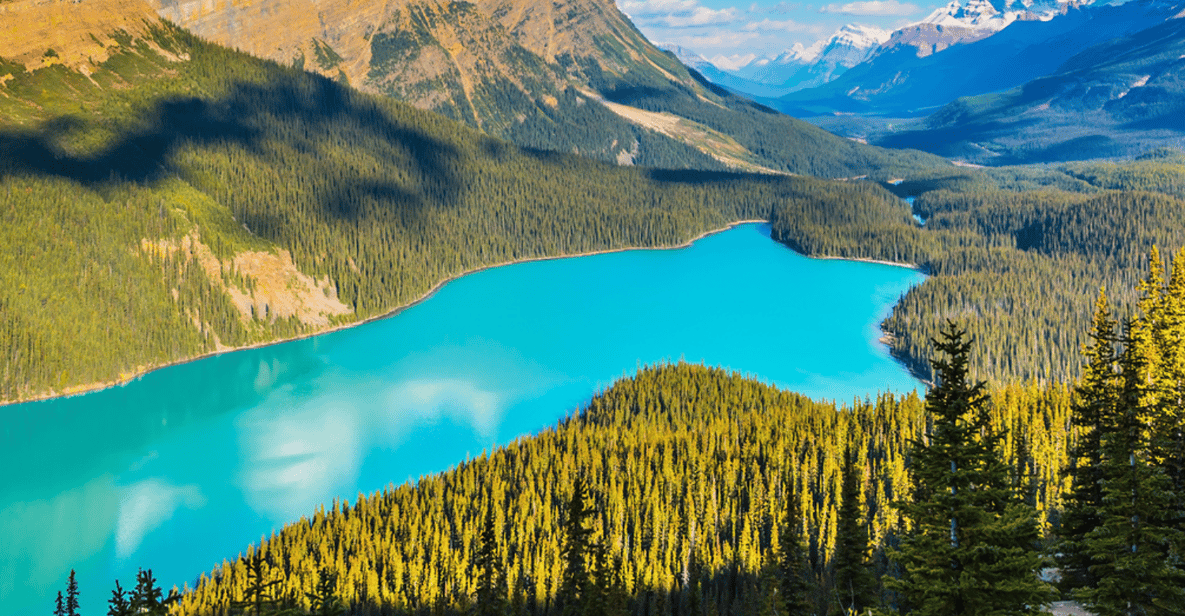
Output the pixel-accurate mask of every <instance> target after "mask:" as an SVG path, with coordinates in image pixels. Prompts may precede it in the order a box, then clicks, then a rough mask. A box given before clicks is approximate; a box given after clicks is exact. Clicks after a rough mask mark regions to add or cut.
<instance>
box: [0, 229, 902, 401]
mask: <svg viewBox="0 0 1185 616" xmlns="http://www.w3.org/2000/svg"><path fill="white" fill-rule="evenodd" d="M748 224H769V220H766V219H746V220H737V221H733V222H730V223H728V224H727V225H725V226H723V227H719V228H716V229H710V230H708V231H704V232H703V233H700V234H699V235H696V236H695V237H693V238H691V239H689V240H687V241H685V242H683V243H681V244H677V245H673V246H628V247H624V248H608V249H604V250H593V251H589V252H579V253H565V254H560V255H549V256H543V257H529V258H525V259H514V260H511V261H503V262H501V263H492V264H490V265H483V266H481V267H476V268H473V269H469V270H465V271H464V272H461V273H459V274H455V275H453V276H449V277H448V278H445V279H443V280H441V281H439V282H437V283H436V284H435V285H433V286H432V288H430V289H428V290H427V291H426V292H424V294H423V295H421V296H420V297H418V298H416V299H415V300H414V301H411V302H408V303H406V304H402V305H400V306H396V307H395V308H392V309H391V310H388V311H387V312H384V313H382V314H378V315H375V316H371V317H367V318H366V319H363V320H361V321H352V322H350V323H342V324H339V325H334V326H332V327H327V328H325V329H320V330H317V331H315V332H308V333H304V334H301V335H299V336H293V337H291V338H280V339H276V340H269V341H267V342H257V343H254V344H249V345H244V346H237V347H226V348H222V349H218V350H214V351H209V352H206V353H202V354H200V355H194V356H192V357H187V358H184V359H178V360H174V361H170V362H165V363H161V364H155V365H151V366H142V367H138V368H137V369H136V370H135V371H134V372H133V373H131V374H130V375H128V376H127V377H124V378H119V379H115V380H110V381H100V382H96V383H89V384H86V385H75V386H71V387H68V388H67V389H66V391H63V392H55V393H47V394H44V395H36V396H31V397H28V398H17V399H15V400H0V408H3V407H6V406H14V405H17V404H25V403H28V402H44V401H47V400H54V399H57V398H71V397H74V396H82V395H86V394H91V393H95V392H98V391H103V390H105V389H111V388H113V387H121V386H123V385H127V384H128V383H131V382H133V381H136V380H138V379H140V378H142V377H144V376H145V375H147V374H149V373H151V372H155V371H157V370H163V369H165V368H170V367H173V366H180V365H183V364H188V363H191V362H195V361H199V360H202V359H207V358H210V357H215V356H218V355H222V354H224V353H234V352H237V351H247V350H251V349H261V348H265V347H269V346H274V345H277V344H284V343H287V342H295V341H297V340H305V339H308V338H312V337H314V336H322V335H325V334H330V333H333V332H336V331H340V330H344V329H349V328H352V327H358V326H360V325H366V324H367V323H371V322H374V321H378V320H381V319H387V318H390V317H393V316H396V315H398V314H400V313H402V312H404V311H406V310H408V309H411V308H414V307H416V306H418V305H419V304H421V303H423V302H425V301H427V300H429V299H431V298H432V297H433V296H434V295H436V294H437V293H438V292H439V291H440V290H441V289H442V288H444V286H445V285H447V284H448V283H450V282H453V281H454V280H457V279H458V278H462V277H464V276H468V275H471V274H476V273H479V272H483V271H485V270H489V269H493V268H497V267H505V266H507V265H517V264H520V263H533V262H536V261H555V260H558V259H573V258H577V257H592V256H596V255H606V254H614V253H619V252H630V251H634V250H680V249H683V248H688V247H690V246H691V245H692V244H694V243H695V242H698V241H699V240H702V239H704V238H706V237H709V236H712V235H716V234H718V233H724V232H725V231H729V230H731V229H734V228H736V227H739V226H741V225H748ZM771 241H774V242H777V240H772V238H771ZM777 243H778V244H781V245H782V246H786V248H790V247H789V246H787V245H786V244H783V243H782V242H777ZM790 250H794V249H793V248H790ZM795 252H796V253H798V254H800V255H802V256H804V257H807V258H808V259H820V260H834V261H856V262H862V263H876V264H879V265H890V266H893V267H903V268H905V269H910V270H914V271H916V272H918V273H921V274H925V272H924V271H923V270H922V268H921V267H919V266H918V265H917V264H914V263H896V262H893V261H884V260H878V259H868V258H860V257H835V256H816V255H807V254H804V253H801V252H798V251H795ZM881 333H882V334H883V335H882V336H881V337H880V338H879V339H878V340H877V342H879V343H881V344H885V346H887V347H889V348H890V349H891V348H892V347H891V346H890V345H889V344H887V341H888V339H889V338H890V334H889V333H888V332H885V331H884V329H881ZM894 359H895V360H896V361H897V362H898V363H900V364H901V365H902V366H903V367H905V368H906V371H907V372H910V373H911V374H912V371H910V370H909V369H908V367H907V366H905V364H904V363H903V362H901V360H900V359H897V358H895V357H894ZM915 376H916V375H915Z"/></svg>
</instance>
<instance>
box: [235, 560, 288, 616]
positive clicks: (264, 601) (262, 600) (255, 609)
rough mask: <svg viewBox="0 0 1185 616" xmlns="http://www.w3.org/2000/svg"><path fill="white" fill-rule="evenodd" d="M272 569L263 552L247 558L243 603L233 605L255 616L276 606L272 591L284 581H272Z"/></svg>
mask: <svg viewBox="0 0 1185 616" xmlns="http://www.w3.org/2000/svg"><path fill="white" fill-rule="evenodd" d="M271 577H272V576H271V568H270V567H269V566H268V563H267V559H266V558H265V557H264V556H263V550H260V549H257V550H254V551H253V552H252V553H251V555H250V556H248V557H247V588H246V590H245V591H244V598H243V600H242V601H235V602H233V603H232V605H233V606H234V607H239V608H250V609H251V610H252V613H253V614H254V615H255V616H260V615H261V614H263V613H264V609H265V608H268V609H270V608H272V607H274V606H275V605H276V603H277V601H276V597H274V596H273V594H272V589H273V588H274V587H275V586H276V585H278V584H280V582H282V581H283V580H273V579H271Z"/></svg>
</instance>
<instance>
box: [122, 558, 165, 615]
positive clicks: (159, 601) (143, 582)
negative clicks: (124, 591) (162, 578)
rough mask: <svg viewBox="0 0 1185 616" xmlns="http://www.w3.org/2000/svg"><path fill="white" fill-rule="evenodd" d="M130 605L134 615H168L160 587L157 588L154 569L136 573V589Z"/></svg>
mask: <svg viewBox="0 0 1185 616" xmlns="http://www.w3.org/2000/svg"><path fill="white" fill-rule="evenodd" d="M130 603H131V606H132V613H134V614H144V615H145V616H164V615H165V614H166V613H168V609H167V605H166V603H165V601H164V600H163V598H162V593H161V589H160V586H157V583H156V578H155V577H153V575H152V569H140V570H139V571H137V572H136V587H135V588H134V589H132V596H131V600H130Z"/></svg>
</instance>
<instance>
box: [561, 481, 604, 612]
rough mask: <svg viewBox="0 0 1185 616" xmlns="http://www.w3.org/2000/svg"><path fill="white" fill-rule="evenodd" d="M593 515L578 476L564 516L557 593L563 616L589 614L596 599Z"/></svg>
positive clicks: (586, 494) (582, 482)
mask: <svg viewBox="0 0 1185 616" xmlns="http://www.w3.org/2000/svg"><path fill="white" fill-rule="evenodd" d="M594 513H596V512H595V511H594V510H593V509H592V508H591V507H590V506H589V504H588V488H587V487H585V485H584V477H582V476H580V475H577V476H576V482H575V484H574V485H573V486H572V498H571V500H569V501H568V509H567V511H566V512H565V515H564V544H563V545H564V547H563V549H562V550H561V551H560V558H562V559H563V562H564V569H563V573H562V574H561V576H560V588H559V591H558V592H557V593H556V604H557V605H559V609H560V611H561V613H562V614H564V616H577V615H580V614H584V613H586V612H587V611H588V606H589V604H590V603H591V600H592V599H593V594H594V592H593V580H592V562H591V561H592V557H593V553H592V541H591V536H592V529H591V528H589V527H588V526H587V523H588V520H589V518H590V517H592V515H593V514H594Z"/></svg>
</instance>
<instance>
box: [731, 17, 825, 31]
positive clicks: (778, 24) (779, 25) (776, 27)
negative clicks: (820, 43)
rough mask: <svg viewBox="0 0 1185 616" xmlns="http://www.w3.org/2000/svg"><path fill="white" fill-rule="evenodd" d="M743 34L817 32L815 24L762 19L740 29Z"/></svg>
mask: <svg viewBox="0 0 1185 616" xmlns="http://www.w3.org/2000/svg"><path fill="white" fill-rule="evenodd" d="M742 30H744V31H745V32H814V33H817V32H819V26H818V25H816V24H804V23H801V22H797V21H794V20H793V19H782V20H775V19H762V20H761V21H752V22H749V23H747V24H745V26H744V27H743V28H742Z"/></svg>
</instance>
